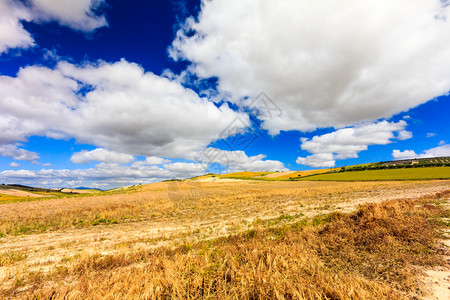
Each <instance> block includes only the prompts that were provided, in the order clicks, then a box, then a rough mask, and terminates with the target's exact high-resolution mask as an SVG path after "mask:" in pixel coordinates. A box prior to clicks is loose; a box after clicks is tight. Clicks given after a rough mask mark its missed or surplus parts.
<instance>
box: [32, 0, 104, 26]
mask: <svg viewBox="0 0 450 300" xmlns="http://www.w3.org/2000/svg"><path fill="white" fill-rule="evenodd" d="M104 4H105V1H104V0H77V1H73V0H31V5H32V12H33V17H34V19H35V20H36V21H53V20H55V21H58V22H59V24H61V25H64V26H68V27H71V28H73V29H76V30H82V31H86V32H88V31H92V30H95V29H97V28H100V27H103V26H107V25H108V23H107V21H106V18H105V16H103V15H99V14H97V11H98V10H99V8H100V7H101V6H102V5H104Z"/></svg>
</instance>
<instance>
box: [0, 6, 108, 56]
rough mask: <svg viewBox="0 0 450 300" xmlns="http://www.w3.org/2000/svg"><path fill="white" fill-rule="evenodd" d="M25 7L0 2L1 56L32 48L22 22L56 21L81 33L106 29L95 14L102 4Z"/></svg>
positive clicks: (31, 38) (101, 18)
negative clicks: (16, 50)
mask: <svg viewBox="0 0 450 300" xmlns="http://www.w3.org/2000/svg"><path fill="white" fill-rule="evenodd" d="M25 3H26V5H24V4H23V2H21V1H14V0H2V1H0V54H1V53H3V52H6V51H8V49H12V48H29V47H32V46H34V45H35V43H34V39H33V37H32V36H31V34H30V33H29V32H27V31H26V30H25V29H24V28H23V25H22V23H21V22H22V21H27V22H49V21H57V22H58V23H59V24H60V25H63V26H68V27H70V28H72V29H75V30H81V31H84V32H90V31H93V30H95V29H97V28H100V27H103V26H107V25H108V23H107V21H106V18H105V17H104V16H103V15H101V14H98V13H97V12H98V11H99V9H100V8H101V7H102V6H103V5H104V3H105V2H104V0H77V1H73V0H29V1H25Z"/></svg>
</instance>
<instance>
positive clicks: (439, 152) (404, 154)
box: [392, 144, 450, 160]
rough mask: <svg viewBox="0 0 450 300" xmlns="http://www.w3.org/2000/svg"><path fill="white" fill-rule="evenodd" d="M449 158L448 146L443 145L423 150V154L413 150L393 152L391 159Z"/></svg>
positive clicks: (449, 148) (449, 149) (449, 150)
mask: <svg viewBox="0 0 450 300" xmlns="http://www.w3.org/2000/svg"><path fill="white" fill-rule="evenodd" d="M441 156H450V145H447V144H444V145H441V146H439V147H435V148H431V149H428V150H425V151H424V152H422V153H420V154H417V153H416V152H415V151H414V150H404V151H400V150H393V151H392V157H393V158H394V159H396V160H398V159H411V158H429V157H441Z"/></svg>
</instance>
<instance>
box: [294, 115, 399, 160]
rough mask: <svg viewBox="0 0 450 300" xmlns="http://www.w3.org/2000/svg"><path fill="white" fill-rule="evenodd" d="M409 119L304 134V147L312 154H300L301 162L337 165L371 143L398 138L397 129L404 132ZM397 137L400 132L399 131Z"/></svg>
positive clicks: (385, 141) (384, 142)
mask: <svg viewBox="0 0 450 300" xmlns="http://www.w3.org/2000/svg"><path fill="white" fill-rule="evenodd" d="M406 125H407V124H406V122H405V121H403V120H401V121H399V122H397V123H395V122H387V121H381V122H378V123H370V124H362V125H359V126H355V127H352V128H343V129H339V130H336V131H334V132H331V133H327V134H323V135H320V136H314V137H313V138H311V139H307V138H301V142H302V144H301V148H302V150H306V151H308V152H310V153H312V155H310V156H307V157H299V158H297V164H302V165H308V166H311V167H334V166H335V163H336V160H337V159H347V158H357V157H358V153H359V152H361V151H364V150H367V148H368V146H370V145H386V144H389V143H391V142H392V140H393V139H394V138H395V133H396V132H397V133H398V132H403V131H404V128H405V127H406ZM397 138H399V137H398V135H397Z"/></svg>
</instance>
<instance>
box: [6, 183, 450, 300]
mask: <svg viewBox="0 0 450 300" xmlns="http://www.w3.org/2000/svg"><path fill="white" fill-rule="evenodd" d="M449 183H450V182H449V181H426V182H425V181H424V182H365V183H354V182H351V183H339V182H266V181H243V182H232V183H231V182H230V183H201V184H200V183H197V182H171V183H158V184H153V185H148V186H142V187H140V188H136V189H135V190H134V191H131V192H128V193H118V194H115V195H96V196H90V197H76V198H61V199H46V200H39V201H32V202H22V203H10V204H4V205H0V228H1V230H2V232H4V236H3V237H1V238H0V261H1V262H2V263H1V264H0V282H1V283H0V298H24V299H37V298H36V297H35V296H38V299H50V298H52V299H63V298H66V299H101V298H106V299H127V298H128V299H152V298H155V299H158V298H163V299H167V298H173V299H179V298H201V297H203V298H205V299H216V298H230V299H231V298H233V299H241V298H242V299H257V298H260V299H273V298H279V299H283V298H292V299H374V298H379V299H399V298H400V299H401V298H413V297H415V296H417V295H421V294H422V293H423V289H422V288H421V286H420V284H419V277H420V273H419V271H418V270H417V266H432V265H436V264H438V265H439V264H441V263H442V261H441V256H439V255H437V253H436V251H435V249H436V237H437V235H436V231H435V229H436V226H437V225H439V226H448V223H446V222H448V219H443V217H446V218H448V217H449V215H448V212H445V211H444V210H443V209H442V208H440V206H437V205H436V203H441V204H442V205H444V204H445V205H448V198H449V195H448V192H447V193H445V191H446V190H448V189H449V186H450V185H449ZM437 192H442V193H441V194H439V195H438V196H436V197H434V198H433V199H425V198H421V197H422V196H424V195H428V194H435V193H437ZM438 197H440V198H439V199H437V198H438ZM405 198H408V199H410V200H398V201H391V202H384V203H383V204H371V205H367V206H364V207H363V208H361V209H359V211H358V212H357V213H351V214H349V215H348V214H345V213H348V212H354V211H355V210H356V209H358V207H359V205H360V204H364V203H381V202H383V201H385V200H389V199H405ZM79 220H83V222H82V223H79ZM116 221H117V222H116ZM34 224H39V226H42V227H41V229H42V230H38V229H36V227H33V228H32V229H29V230H24V231H18V228H21V226H29V227H32V226H35V225H34ZM15 234H17V235H18V236H14V235H15ZM418 276H419V277H418Z"/></svg>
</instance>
